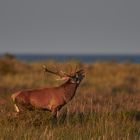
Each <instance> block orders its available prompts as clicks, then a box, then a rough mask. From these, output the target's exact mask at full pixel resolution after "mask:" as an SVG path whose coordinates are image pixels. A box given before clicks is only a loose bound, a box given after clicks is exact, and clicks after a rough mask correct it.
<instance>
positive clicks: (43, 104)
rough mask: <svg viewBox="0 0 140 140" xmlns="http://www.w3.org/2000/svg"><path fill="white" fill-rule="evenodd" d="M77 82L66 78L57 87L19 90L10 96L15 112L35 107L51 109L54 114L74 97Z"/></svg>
mask: <svg viewBox="0 0 140 140" xmlns="http://www.w3.org/2000/svg"><path fill="white" fill-rule="evenodd" d="M79 83H80V82H79ZM79 83H72V82H71V80H70V79H68V80H67V81H66V82H65V83H64V84H62V85H60V86H59V87H52V88H42V89H33V90H24V91H19V92H16V93H14V94H12V96H11V98H12V100H13V102H14V104H15V109H16V111H17V112H20V111H22V110H24V109H25V108H28V109H33V108H36V109H43V110H48V111H51V112H52V114H53V115H54V116H56V115H57V113H58V111H59V110H60V109H61V108H62V107H63V106H64V105H65V104H67V103H68V102H69V101H70V100H71V99H72V98H73V97H74V95H75V92H76V89H77V87H78V85H79Z"/></svg>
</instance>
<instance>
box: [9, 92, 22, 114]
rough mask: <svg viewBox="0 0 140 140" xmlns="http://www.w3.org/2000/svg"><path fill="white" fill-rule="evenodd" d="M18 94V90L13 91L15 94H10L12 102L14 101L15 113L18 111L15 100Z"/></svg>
mask: <svg viewBox="0 0 140 140" xmlns="http://www.w3.org/2000/svg"><path fill="white" fill-rule="evenodd" d="M18 94H19V92H17V93H15V94H13V95H12V96H11V98H12V101H13V103H14V108H15V111H16V112H17V113H19V112H20V109H19V107H18V106H17V105H16V102H15V100H16V96H18Z"/></svg>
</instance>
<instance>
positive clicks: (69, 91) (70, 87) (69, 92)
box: [61, 80, 79, 102]
mask: <svg viewBox="0 0 140 140" xmlns="http://www.w3.org/2000/svg"><path fill="white" fill-rule="evenodd" d="M78 85H79V84H77V83H71V82H70V80H68V81H67V82H65V83H64V84H62V85H61V87H62V88H64V96H65V100H66V102H68V101H70V100H71V99H72V98H73V97H74V95H75V93H76V89H77V87H78Z"/></svg>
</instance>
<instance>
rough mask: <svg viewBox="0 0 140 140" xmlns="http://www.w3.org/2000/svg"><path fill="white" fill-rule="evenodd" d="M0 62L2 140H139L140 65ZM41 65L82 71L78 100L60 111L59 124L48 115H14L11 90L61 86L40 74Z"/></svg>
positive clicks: (76, 62) (0, 126)
mask: <svg viewBox="0 0 140 140" xmlns="http://www.w3.org/2000/svg"><path fill="white" fill-rule="evenodd" d="M4 61H5V62H4ZM4 61H2V68H1V67H0V78H1V82H0V99H1V100H2V101H5V102H4V104H0V111H1V112H0V139H4V140H5V139H14V140H16V139H17V140H19V139H21V140H22V139H23V140H24V139H29V140H30V139H33V140H38V139H41V140H43V139H44V140H46V139H48V140H51V139H52V140H62V139H64V140H65V139H67V140H69V139H70V140H78V139H79V140H81V139H82V140H86V139H87V140H89V139H92V140H102V139H103V140H109V139H111V140H139V139H140V78H139V77H140V76H139V75H140V64H133V63H128V62H127V63H117V62H94V63H90V64H84V63H81V62H78V61H69V62H62V63H60V62H56V61H53V60H51V61H41V62H32V63H23V62H20V61H17V60H16V59H14V60H4ZM43 64H46V65H47V66H48V67H50V68H52V69H55V66H57V68H60V69H62V70H64V71H67V72H70V71H71V69H72V68H75V67H76V65H78V66H79V67H84V68H85V71H86V77H85V79H84V80H83V81H82V83H81V85H80V87H79V89H78V90H77V93H76V96H75V97H74V99H73V100H72V101H71V102H70V103H68V104H67V105H66V106H65V107H64V108H63V109H62V110H61V112H60V116H59V119H58V120H57V121H56V120H53V119H51V116H50V113H48V112H42V111H32V112H30V111H27V112H25V113H23V114H20V115H18V116H17V115H15V114H14V113H13V112H14V108H13V106H12V102H11V100H10V95H11V94H12V93H13V92H15V91H17V90H19V89H27V88H39V87H44V86H58V85H60V84H61V83H60V81H56V80H55V79H56V77H55V76H54V75H51V74H45V75H44V73H43V71H42V65H43ZM7 65H9V67H10V69H8V68H9V67H7ZM0 66H1V61H0ZM71 67H72V68H71ZM5 69H6V71H5ZM11 69H12V72H11ZM3 71H4V72H3Z"/></svg>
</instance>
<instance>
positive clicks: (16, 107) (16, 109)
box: [14, 104, 20, 113]
mask: <svg viewBox="0 0 140 140" xmlns="http://www.w3.org/2000/svg"><path fill="white" fill-rule="evenodd" d="M14 107H15V111H16V112H17V113H19V112H20V110H19V108H18V106H17V105H16V104H14Z"/></svg>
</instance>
